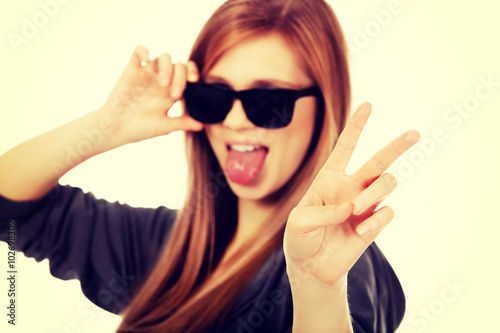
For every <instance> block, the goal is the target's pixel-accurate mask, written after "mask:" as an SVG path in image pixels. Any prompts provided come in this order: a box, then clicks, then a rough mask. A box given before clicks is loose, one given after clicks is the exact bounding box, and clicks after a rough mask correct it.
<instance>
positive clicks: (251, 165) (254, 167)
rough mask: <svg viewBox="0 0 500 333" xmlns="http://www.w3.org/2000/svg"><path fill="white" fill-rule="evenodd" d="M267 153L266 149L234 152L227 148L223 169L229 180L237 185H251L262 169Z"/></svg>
mask: <svg viewBox="0 0 500 333" xmlns="http://www.w3.org/2000/svg"><path fill="white" fill-rule="evenodd" d="M268 152H269V151H268V149H259V150H257V151H252V152H236V151H232V150H231V149H229V148H228V156H227V158H226V165H225V168H226V174H227V176H228V177H229V180H230V181H231V182H233V183H236V184H239V185H249V184H250V183H252V182H253V181H254V180H255V179H256V178H257V176H258V175H259V173H260V172H261V170H262V168H263V167H264V162H265V160H266V158H267V155H268Z"/></svg>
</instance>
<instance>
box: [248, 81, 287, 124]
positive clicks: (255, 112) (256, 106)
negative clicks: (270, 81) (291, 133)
mask: <svg viewBox="0 0 500 333" xmlns="http://www.w3.org/2000/svg"><path fill="white" fill-rule="evenodd" d="M241 99H242V101H243V105H244V108H245V111H246V114H247V117H248V119H249V120H250V121H251V122H252V123H254V124H255V125H256V126H259V127H264V128H281V127H285V126H287V125H288V124H290V121H291V120H292V116H293V106H294V104H295V99H294V98H293V96H290V94H289V93H287V92H286V91H284V90H250V91H248V92H245V93H244V94H243V96H241Z"/></svg>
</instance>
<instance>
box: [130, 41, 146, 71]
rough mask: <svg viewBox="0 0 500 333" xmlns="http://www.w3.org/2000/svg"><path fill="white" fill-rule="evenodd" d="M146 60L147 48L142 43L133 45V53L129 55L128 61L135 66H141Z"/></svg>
mask: <svg viewBox="0 0 500 333" xmlns="http://www.w3.org/2000/svg"><path fill="white" fill-rule="evenodd" d="M148 62H149V50H148V49H147V48H146V47H144V46H142V45H137V46H136V47H135V50H134V53H132V56H131V57H130V61H129V63H131V64H132V65H134V66H136V67H141V66H142V67H143V64H144V63H148Z"/></svg>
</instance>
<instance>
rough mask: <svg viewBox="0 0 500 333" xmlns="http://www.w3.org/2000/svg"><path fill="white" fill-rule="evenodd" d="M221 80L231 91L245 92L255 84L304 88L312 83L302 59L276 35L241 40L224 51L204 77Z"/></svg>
mask: <svg viewBox="0 0 500 333" xmlns="http://www.w3.org/2000/svg"><path fill="white" fill-rule="evenodd" d="M206 77H207V78H209V79H223V80H224V81H226V82H227V83H229V84H230V85H231V86H232V87H233V89H237V90H240V89H247V88H249V87H251V86H252V85H253V84H254V83H255V82H257V81H270V82H280V81H281V82H282V83H283V85H287V83H288V85H289V86H290V87H292V86H295V87H306V86H308V85H310V84H311V83H312V80H311V79H310V78H309V76H308V75H307V74H306V71H305V69H304V65H303V62H302V59H300V57H299V56H298V55H297V52H294V51H293V49H292V48H291V47H290V46H289V44H288V43H287V42H286V41H285V40H284V39H283V37H281V36H280V35H279V34H268V35H265V36H259V37H254V38H250V39H247V40H244V41H242V42H240V43H238V44H236V45H235V46H233V47H232V48H230V49H229V50H227V51H226V52H225V53H224V54H223V55H222V57H221V58H220V59H219V61H218V62H217V63H216V64H215V66H214V67H213V68H212V69H211V70H210V71H209V72H208V73H207V75H206Z"/></svg>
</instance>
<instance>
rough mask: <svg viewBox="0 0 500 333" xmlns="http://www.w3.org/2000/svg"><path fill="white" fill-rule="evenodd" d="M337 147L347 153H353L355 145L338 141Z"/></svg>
mask: <svg viewBox="0 0 500 333" xmlns="http://www.w3.org/2000/svg"><path fill="white" fill-rule="evenodd" d="M336 146H338V147H339V148H341V149H344V150H347V151H351V150H353V149H354V145H351V144H347V143H345V142H343V141H342V140H339V141H337V144H336Z"/></svg>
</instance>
